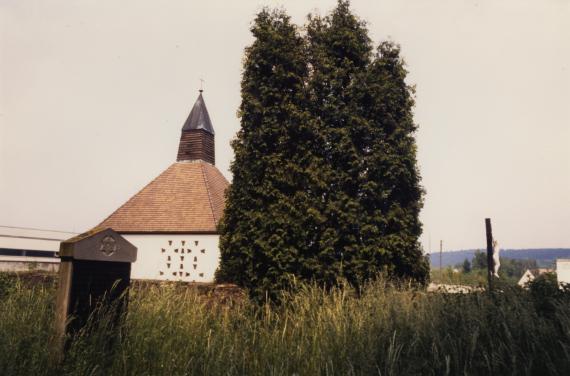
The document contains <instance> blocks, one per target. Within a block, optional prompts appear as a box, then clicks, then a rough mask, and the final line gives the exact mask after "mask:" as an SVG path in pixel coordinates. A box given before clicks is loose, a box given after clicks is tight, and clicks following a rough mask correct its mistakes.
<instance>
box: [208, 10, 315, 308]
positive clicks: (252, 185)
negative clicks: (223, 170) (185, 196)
mask: <svg viewBox="0 0 570 376" xmlns="http://www.w3.org/2000/svg"><path fill="white" fill-rule="evenodd" d="M251 32H252V33H253V36H254V38H255V40H254V42H253V44H252V45H251V46H250V47H248V48H247V49H246V58H245V62H244V71H243V78H242V83H241V86H242V89H241V90H242V103H241V107H240V111H239V116H240V118H241V130H240V131H239V133H238V136H237V139H236V140H235V141H234V142H233V144H232V146H233V149H234V152H235V160H234V162H233V164H232V166H231V170H232V173H233V182H232V185H231V187H230V188H229V192H228V196H227V203H226V210H225V214H224V219H223V221H222V225H221V239H220V248H221V263H220V269H219V270H218V273H217V279H218V280H219V281H231V282H235V283H237V284H239V285H241V286H244V287H247V288H248V289H249V290H250V291H251V293H252V295H254V296H258V297H263V295H264V294H265V292H266V291H268V292H270V293H271V292H274V291H277V290H279V289H280V288H283V287H285V285H286V284H287V283H288V282H289V280H290V278H291V277H292V276H301V277H302V276H304V277H305V278H309V276H310V275H312V274H314V271H313V270H312V269H311V268H313V267H314V265H316V263H314V262H311V260H310V258H311V257H312V256H311V250H312V249H313V248H315V243H314V242H313V241H311V237H312V236H313V230H314V228H315V224H314V223H315V221H318V213H316V212H315V211H314V210H312V208H311V206H312V205H311V203H310V195H311V189H310V187H311V186H313V185H315V181H314V179H312V178H311V176H310V174H309V173H307V171H310V170H311V169H312V168H313V169H314V168H315V166H314V164H313V163H312V162H311V155H312V151H311V144H310V142H307V140H311V139H313V137H314V136H312V135H311V133H312V132H313V130H314V129H313V127H311V126H310V117H309V116H308V113H307V111H306V110H305V107H306V98H305V94H304V83H305V82H306V79H307V65H306V57H305V48H304V41H303V39H302V38H301V36H300V35H299V33H298V30H297V28H296V27H295V26H294V25H292V24H291V22H290V18H289V17H288V16H287V15H285V14H284V13H283V12H282V11H268V10H263V11H261V12H260V13H259V14H258V15H257V17H256V19H255V22H254V24H253V26H252V28H251Z"/></svg>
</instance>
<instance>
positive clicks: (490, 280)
mask: <svg viewBox="0 0 570 376" xmlns="http://www.w3.org/2000/svg"><path fill="white" fill-rule="evenodd" d="M485 232H486V233H487V280H488V283H489V291H493V266H494V261H493V230H492V228H491V218H485Z"/></svg>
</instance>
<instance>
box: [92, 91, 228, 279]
mask: <svg viewBox="0 0 570 376" xmlns="http://www.w3.org/2000/svg"><path fill="white" fill-rule="evenodd" d="M214 163H215V150H214V128H213V126H212V122H211V120H210V116H209V114H208V110H207V109H206V104H205V103H204V98H203V97H202V91H201V90H200V95H199V96H198V99H197V100H196V103H195V104H194V107H193V108H192V111H191V112H190V115H189V116H188V119H187V120H186V122H185V123H184V126H183V127H182V135H181V137H180V144H179V147H178V156H177V161H176V162H175V163H173V164H172V165H170V167H168V168H167V169H166V170H165V171H164V172H163V173H161V174H160V175H159V176H158V177H157V178H156V179H154V180H153V181H151V182H150V183H149V184H148V185H147V186H145V187H144V188H143V189H142V190H141V191H140V192H138V193H137V194H136V195H134V196H133V197H132V198H131V199H130V200H128V201H127V202H126V203H125V204H123V205H122V206H121V207H120V208H118V209H117V210H116V211H115V212H114V213H112V214H111V215H110V216H109V217H107V218H106V219H105V220H104V221H103V222H101V223H100V224H99V225H98V226H97V228H107V227H110V228H112V229H113V230H115V231H116V232H118V233H120V234H121V235H123V236H124V237H125V238H126V239H127V240H128V241H129V242H131V243H133V244H134V245H135V246H137V248H138V257H137V261H136V262H135V263H134V264H133V266H132V272H131V273H132V278H135V279H155V280H171V281H172V280H174V281H188V282H212V281H213V279H214V273H215V271H216V269H217V267H218V263H219V256H220V252H219V249H218V239H219V235H218V231H217V227H218V223H219V221H220V218H221V216H222V214H223V211H224V205H225V196H224V193H225V190H226V188H227V187H228V185H229V183H228V181H227V180H226V178H225V177H224V176H223V175H222V174H221V173H220V171H219V170H218V169H217V168H216V166H215V165H214Z"/></svg>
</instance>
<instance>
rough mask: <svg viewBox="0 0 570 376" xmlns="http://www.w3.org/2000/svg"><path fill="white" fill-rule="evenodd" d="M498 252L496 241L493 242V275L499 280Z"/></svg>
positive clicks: (499, 263)
mask: <svg viewBox="0 0 570 376" xmlns="http://www.w3.org/2000/svg"><path fill="white" fill-rule="evenodd" d="M499 252H500V249H499V243H498V242H497V241H496V240H493V275H494V276H495V277H497V278H499V267H500V266H501V261H500V259H499Z"/></svg>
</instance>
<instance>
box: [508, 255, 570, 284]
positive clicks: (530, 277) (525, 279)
mask: <svg viewBox="0 0 570 376" xmlns="http://www.w3.org/2000/svg"><path fill="white" fill-rule="evenodd" d="M569 261H570V260H569ZM554 272H555V270H554V269H549V268H538V269H533V270H532V271H531V270H530V269H527V270H526V271H525V272H524V273H523V275H522V277H521V279H519V281H518V283H517V284H518V285H519V286H521V287H526V285H527V283H529V282H532V281H534V280H535V278H536V277H538V276H539V275H541V274H544V273H554Z"/></svg>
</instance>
